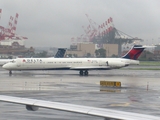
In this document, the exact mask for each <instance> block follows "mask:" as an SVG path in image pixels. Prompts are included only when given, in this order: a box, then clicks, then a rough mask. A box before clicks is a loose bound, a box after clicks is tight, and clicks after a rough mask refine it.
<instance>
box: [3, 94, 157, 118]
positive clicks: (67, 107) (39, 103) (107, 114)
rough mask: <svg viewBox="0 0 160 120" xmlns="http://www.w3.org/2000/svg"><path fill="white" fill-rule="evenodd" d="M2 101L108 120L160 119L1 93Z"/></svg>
mask: <svg viewBox="0 0 160 120" xmlns="http://www.w3.org/2000/svg"><path fill="white" fill-rule="evenodd" d="M0 101H3V102H9V103H15V104H22V105H26V108H28V109H27V110H31V111H35V110H37V109H34V107H42V108H47V109H56V110H61V111H67V112H73V113H80V114H86V115H92V116H98V117H103V118H105V119H107V120H109V119H115V120H160V117H156V116H151V115H144V114H138V113H133V112H123V111H118V110H111V109H105V108H96V107H88V106H83V105H74V104H68V103H60V102H51V101H44V100H37V99H28V98H21V97H11V96H5V95H0Z"/></svg>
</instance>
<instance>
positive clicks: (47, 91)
mask: <svg viewBox="0 0 160 120" xmlns="http://www.w3.org/2000/svg"><path fill="white" fill-rule="evenodd" d="M159 78H160V71H159V70H127V69H123V70H122V69H118V70H108V71H89V76H79V75H78V71H14V72H13V75H12V76H9V75H8V71H5V70H3V69H0V94H1V95H10V96H18V97H26V98H35V99H40V100H48V101H55V102H64V103H72V104H78V105H86V106H94V107H101V108H109V109H115V110H121V111H128V112H136V113H142V114H150V115H154V116H160V102H159V101H160V87H159V86H160V79H159ZM101 80H106V81H120V82H121V83H122V87H121V88H107V87H102V86H100V81H101ZM82 119H85V120H103V118H100V117H93V116H88V115H82V114H75V113H69V112H63V111H57V110H49V109H44V108H41V109H39V111H36V112H32V111H27V110H26V109H25V106H24V105H16V104H11V103H4V102H0V120H82Z"/></svg>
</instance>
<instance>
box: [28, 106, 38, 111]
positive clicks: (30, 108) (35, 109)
mask: <svg viewBox="0 0 160 120" xmlns="http://www.w3.org/2000/svg"><path fill="white" fill-rule="evenodd" d="M26 109H27V110H28V111H37V110H38V109H39V107H37V106H33V105H26Z"/></svg>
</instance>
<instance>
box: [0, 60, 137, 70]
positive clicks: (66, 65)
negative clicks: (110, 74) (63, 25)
mask: <svg viewBox="0 0 160 120" xmlns="http://www.w3.org/2000/svg"><path fill="white" fill-rule="evenodd" d="M138 64H139V61H138V60H130V59H124V58H17V59H16V60H14V61H12V62H9V63H7V64H5V65H3V68H4V69H7V70H106V69H115V68H121V67H125V66H128V65H138Z"/></svg>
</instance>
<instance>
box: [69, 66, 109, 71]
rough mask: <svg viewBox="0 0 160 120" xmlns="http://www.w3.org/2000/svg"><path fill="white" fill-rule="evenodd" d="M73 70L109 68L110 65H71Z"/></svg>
mask: <svg viewBox="0 0 160 120" xmlns="http://www.w3.org/2000/svg"><path fill="white" fill-rule="evenodd" d="M70 69H71V70H102V69H104V70H108V69H110V66H80V67H70Z"/></svg>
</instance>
